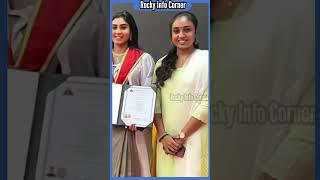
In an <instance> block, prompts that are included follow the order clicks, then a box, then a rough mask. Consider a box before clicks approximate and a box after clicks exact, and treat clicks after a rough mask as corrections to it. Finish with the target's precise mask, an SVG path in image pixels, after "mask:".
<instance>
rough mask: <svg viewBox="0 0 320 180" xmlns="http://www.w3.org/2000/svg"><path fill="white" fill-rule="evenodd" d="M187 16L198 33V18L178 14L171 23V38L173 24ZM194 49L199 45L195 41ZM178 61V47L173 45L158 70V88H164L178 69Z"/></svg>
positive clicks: (184, 12)
mask: <svg viewBox="0 0 320 180" xmlns="http://www.w3.org/2000/svg"><path fill="white" fill-rule="evenodd" d="M182 16H185V17H187V18H188V20H189V21H191V22H192V23H193V25H194V27H195V33H197V28H198V19H197V17H196V16H195V15H194V14H192V13H191V12H188V11H182V12H179V13H177V14H176V15H175V16H174V17H173V18H172V20H171V21H170V25H169V28H170V29H169V30H170V37H172V24H173V22H174V21H175V20H176V19H177V18H179V17H182ZM193 47H194V48H196V49H198V48H199V44H198V43H197V42H196V41H195V42H193ZM177 59H178V55H177V47H175V46H174V45H173V47H172V48H171V49H170V50H169V52H168V54H167V56H166V57H165V58H164V59H163V60H162V63H161V66H160V67H159V68H158V69H157V70H156V76H157V82H156V85H157V86H158V87H163V86H164V82H165V81H166V80H167V79H169V78H170V77H171V75H172V72H173V71H174V70H175V69H176V62H177Z"/></svg>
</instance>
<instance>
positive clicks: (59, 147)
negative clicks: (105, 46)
mask: <svg viewBox="0 0 320 180" xmlns="http://www.w3.org/2000/svg"><path fill="white" fill-rule="evenodd" d="M107 82H108V81H107V80H106V79H98V78H82V77H69V78H67V79H66V80H65V81H63V82H62V83H59V85H58V86H57V87H56V88H54V89H53V90H52V91H50V92H49V94H48V96H47V98H46V102H45V105H46V107H45V114H44V119H43V127H42V133H41V141H40V147H39V154H38V160H37V167H36V178H35V179H36V180H51V179H65V180H74V179H76V180H78V179H79V180H84V179H88V180H91V179H106V178H107V176H106V172H105V171H106V169H107V167H106V163H105V161H106V152H107V149H106V146H105V143H106V142H107V137H106V127H107V121H106V120H107V119H108V116H107V113H106V110H107V109H108V108H107V104H108V101H107V95H108V93H107V90H108V86H109V85H108V83H107Z"/></svg>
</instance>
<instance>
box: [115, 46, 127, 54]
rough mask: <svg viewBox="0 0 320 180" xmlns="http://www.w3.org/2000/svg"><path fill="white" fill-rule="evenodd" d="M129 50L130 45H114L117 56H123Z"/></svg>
mask: <svg viewBox="0 0 320 180" xmlns="http://www.w3.org/2000/svg"><path fill="white" fill-rule="evenodd" d="M127 49H128V45H123V46H117V45H114V47H113V52H114V53H116V54H121V53H124V52H125V51H126V50H127Z"/></svg>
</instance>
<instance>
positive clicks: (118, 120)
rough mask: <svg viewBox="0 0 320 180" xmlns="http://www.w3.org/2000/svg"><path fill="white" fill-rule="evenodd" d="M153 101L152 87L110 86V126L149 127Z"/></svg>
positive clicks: (152, 112) (154, 94)
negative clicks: (133, 125)
mask: <svg viewBox="0 0 320 180" xmlns="http://www.w3.org/2000/svg"><path fill="white" fill-rule="evenodd" d="M155 100H156V92H155V89H154V88H152V87H145V86H130V85H121V84H112V124H114V125H126V126H130V125H132V124H135V126H136V127H151V126H152V121H153V114H154V107H155Z"/></svg>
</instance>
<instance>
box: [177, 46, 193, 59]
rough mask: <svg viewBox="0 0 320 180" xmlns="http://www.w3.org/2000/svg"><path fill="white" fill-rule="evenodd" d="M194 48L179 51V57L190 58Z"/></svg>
mask: <svg viewBox="0 0 320 180" xmlns="http://www.w3.org/2000/svg"><path fill="white" fill-rule="evenodd" d="M194 49H195V48H194V47H191V48H188V49H177V55H178V57H179V58H180V57H182V58H183V57H188V56H189V55H190V54H192V52H193V51H194Z"/></svg>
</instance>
